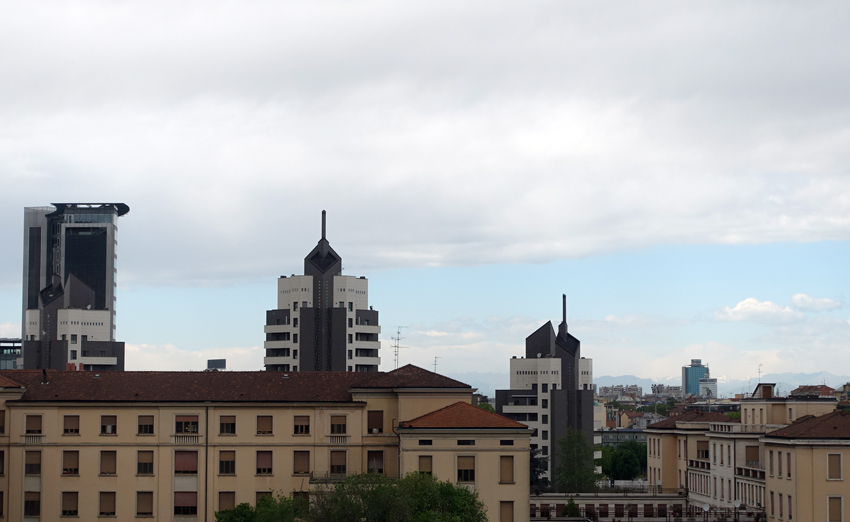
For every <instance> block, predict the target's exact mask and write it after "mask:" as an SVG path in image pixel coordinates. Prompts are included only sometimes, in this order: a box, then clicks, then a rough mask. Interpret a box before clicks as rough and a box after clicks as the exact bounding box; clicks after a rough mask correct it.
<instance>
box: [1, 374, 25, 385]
mask: <svg viewBox="0 0 850 522" xmlns="http://www.w3.org/2000/svg"><path fill="white" fill-rule="evenodd" d="M20 387H21V383H19V382H18V381H15V380H13V379H10V378H8V377H5V376H3V375H0V388H20Z"/></svg>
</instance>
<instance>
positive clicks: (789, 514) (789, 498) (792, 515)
mask: <svg viewBox="0 0 850 522" xmlns="http://www.w3.org/2000/svg"><path fill="white" fill-rule="evenodd" d="M791 507H792V506H791V495H788V520H792V519H793V517H794V512H793V511H792V510H791Z"/></svg>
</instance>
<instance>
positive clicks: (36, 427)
mask: <svg viewBox="0 0 850 522" xmlns="http://www.w3.org/2000/svg"><path fill="white" fill-rule="evenodd" d="M26 431H27V435H41V415H27V420H26Z"/></svg>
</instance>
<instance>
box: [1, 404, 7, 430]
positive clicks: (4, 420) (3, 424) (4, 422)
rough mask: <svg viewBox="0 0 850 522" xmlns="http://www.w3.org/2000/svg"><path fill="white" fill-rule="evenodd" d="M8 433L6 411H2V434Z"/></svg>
mask: <svg viewBox="0 0 850 522" xmlns="http://www.w3.org/2000/svg"><path fill="white" fill-rule="evenodd" d="M3 433H6V410H0V434H3Z"/></svg>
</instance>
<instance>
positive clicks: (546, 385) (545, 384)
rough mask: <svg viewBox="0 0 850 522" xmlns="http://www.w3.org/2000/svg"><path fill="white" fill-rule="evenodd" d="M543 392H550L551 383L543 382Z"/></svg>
mask: <svg viewBox="0 0 850 522" xmlns="http://www.w3.org/2000/svg"><path fill="white" fill-rule="evenodd" d="M543 393H549V384H548V383H545V382H544V383H543Z"/></svg>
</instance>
